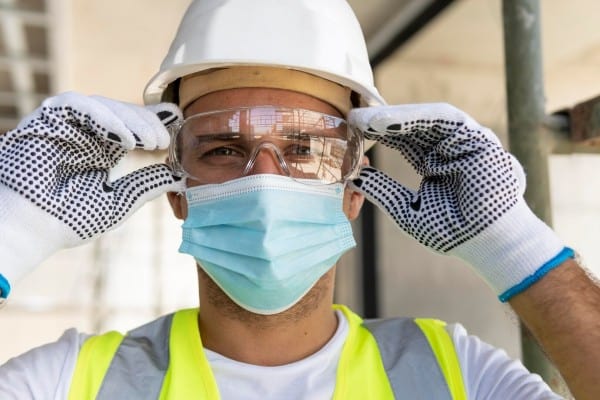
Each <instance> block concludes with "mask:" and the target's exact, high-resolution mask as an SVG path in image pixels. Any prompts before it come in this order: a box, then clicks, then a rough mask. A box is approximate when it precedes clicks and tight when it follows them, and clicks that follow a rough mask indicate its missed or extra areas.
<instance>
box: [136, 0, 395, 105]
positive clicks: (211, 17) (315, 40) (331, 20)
mask: <svg viewBox="0 0 600 400" xmlns="http://www.w3.org/2000/svg"><path fill="white" fill-rule="evenodd" d="M235 66H265V67H276V68H285V69H293V70H298V71H302V72H306V73H309V74H312V75H316V76H318V77H321V78H324V79H327V80H330V81H333V82H335V83H338V84H340V85H342V86H344V87H347V88H350V89H351V90H352V92H354V93H355V94H358V96H357V97H358V98H357V99H355V103H356V105H357V106H376V105H383V104H385V101H384V100H383V98H382V97H381V96H380V94H379V92H378V91H377V89H376V88H375V86H374V84H373V72H372V70H371V65H370V63H369V57H368V54H367V49H366V45H365V40H364V37H363V34H362V30H361V28H360V25H359V23H358V20H357V19H356V16H355V15H354V12H353V11H352V9H351V8H350V6H349V5H348V3H347V2H346V1H345V0H194V1H192V3H191V4H190V6H189V8H188V10H187V12H186V13H185V15H184V17H183V20H182V22H181V25H180V26H179V30H178V32H177V34H176V36H175V39H174V40H173V43H172V44H171V48H170V49H169V53H168V54H167V56H166V58H165V59H164V61H163V63H162V65H161V67H160V71H159V72H158V73H157V74H156V75H155V76H154V77H153V78H152V79H151V80H150V82H149V83H148V85H147V86H146V88H145V90H144V101H145V102H146V103H147V104H151V103H158V102H160V101H169V100H170V101H173V99H175V98H176V97H173V95H174V93H172V91H173V90H174V87H173V86H174V85H172V84H173V83H174V82H176V81H177V80H178V79H179V78H181V77H184V76H187V75H190V74H194V73H197V72H201V71H207V70H214V69H219V68H228V67H235Z"/></svg>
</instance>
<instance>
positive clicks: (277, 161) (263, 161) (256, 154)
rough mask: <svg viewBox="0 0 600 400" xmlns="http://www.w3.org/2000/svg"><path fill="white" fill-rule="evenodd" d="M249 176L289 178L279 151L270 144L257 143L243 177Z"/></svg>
mask: <svg viewBox="0 0 600 400" xmlns="http://www.w3.org/2000/svg"><path fill="white" fill-rule="evenodd" d="M251 174H279V175H281V174H283V175H287V176H290V171H289V168H288V165H287V163H286V162H285V159H284V158H283V155H282V154H281V150H279V148H278V147H277V146H276V145H275V144H274V143H271V142H261V143H259V144H258V145H257V146H256V147H255V148H254V150H253V151H252V154H251V155H250V159H249V160H248V164H247V165H246V168H245V169H244V173H243V175H251Z"/></svg>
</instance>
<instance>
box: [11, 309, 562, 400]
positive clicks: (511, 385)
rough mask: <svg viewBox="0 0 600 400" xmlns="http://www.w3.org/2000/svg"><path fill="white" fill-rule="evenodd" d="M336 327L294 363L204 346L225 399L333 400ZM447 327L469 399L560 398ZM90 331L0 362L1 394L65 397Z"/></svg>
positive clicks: (338, 348)
mask: <svg viewBox="0 0 600 400" xmlns="http://www.w3.org/2000/svg"><path fill="white" fill-rule="evenodd" d="M337 317H338V321H339V323H338V328H337V330H336V333H335V334H334V336H333V337H332V338H331V340H330V341H329V342H328V343H327V344H326V345H325V346H324V347H323V348H322V349H320V350H319V351H318V352H317V353H315V354H313V355H311V356H309V357H307V358H305V359H303V360H300V361H297V362H294V363H291V364H287V365H282V366H277V367H261V366H256V365H250V364H244V363H240V362H238V361H234V360H231V359H228V358H226V357H223V356H222V355H220V354H217V353H215V352H213V351H210V350H205V353H206V356H207V358H208V360H209V363H210V364H211V368H212V369H213V373H214V375H215V379H216V381H217V386H218V387H219V392H220V394H221V398H222V399H223V400H228V399H240V398H241V397H240V394H241V393H243V397H242V398H243V399H246V400H254V399H257V400H258V399H261V400H266V399H285V400H294V399H331V397H332V395H333V391H334V387H335V374H336V368H337V364H338V360H339V358H340V355H341V352H342V347H343V344H344V342H345V340H346V336H347V334H348V322H347V320H346V318H345V317H344V315H343V314H342V313H341V312H339V311H337ZM446 329H447V330H448V333H449V334H450V337H451V338H452V341H453V342H454V346H455V347H456V352H457V355H458V360H459V363H460V366H461V371H462V375H463V379H464V381H465V386H466V390H467V394H468V397H469V399H501V400H504V399H512V400H519V399H523V400H534V399H535V400H537V399H544V400H546V399H561V397H560V396H558V395H556V394H554V393H553V392H552V391H551V390H550V388H549V387H548V386H547V385H546V384H545V383H544V382H543V381H542V379H541V378H540V377H539V376H538V375H535V374H530V373H529V372H528V371H527V370H526V369H525V367H523V365H522V364H521V363H520V362H519V361H515V360H511V359H510V358H509V357H508V356H507V354H506V353H505V352H504V351H502V350H499V349H496V348H493V347H492V346H490V345H489V344H486V343H484V342H482V341H481V340H479V339H478V338H477V337H475V336H469V335H467V333H466V331H465V329H464V328H463V327H462V326H461V325H460V324H449V325H448V326H447V327H446ZM87 337H88V335H85V334H83V333H78V332H77V331H76V330H75V329H69V330H67V331H66V332H65V333H64V334H63V335H62V336H61V337H60V338H59V339H58V341H56V342H54V343H49V344H46V345H44V346H41V347H37V348H35V349H32V350H30V351H28V352H27V353H24V354H23V355H20V356H18V357H15V358H13V359H11V360H9V361H8V362H7V363H6V364H4V365H2V366H0V399H2V400H10V399H18V400H26V399H36V400H42V399H48V400H50V399H52V400H59V399H60V400H62V399H66V398H67V396H68V393H69V386H70V383H71V376H72V374H73V369H74V367H75V363H76V361H77V355H78V352H79V348H80V346H81V345H82V343H83V342H84V341H85V339H86V338H87Z"/></svg>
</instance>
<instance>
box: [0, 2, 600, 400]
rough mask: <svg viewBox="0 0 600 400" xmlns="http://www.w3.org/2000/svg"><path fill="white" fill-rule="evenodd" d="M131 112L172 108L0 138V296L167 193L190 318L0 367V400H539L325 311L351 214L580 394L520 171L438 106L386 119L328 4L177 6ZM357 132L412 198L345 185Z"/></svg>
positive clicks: (592, 349)
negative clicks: (533, 348)
mask: <svg viewBox="0 0 600 400" xmlns="http://www.w3.org/2000/svg"><path fill="white" fill-rule="evenodd" d="M259 3H260V4H259ZM232 27H233V28H232ZM239 27H244V29H238V28H239ZM146 100H147V102H149V103H157V102H159V101H167V102H175V103H176V104H177V105H178V107H177V106H174V105H173V104H167V103H161V104H158V105H154V106H150V107H147V108H141V107H137V106H133V105H130V104H124V103H120V102H116V101H113V100H109V99H105V98H101V97H85V96H81V95H78V94H73V93H68V94H64V95H59V96H57V97H54V98H51V99H48V100H46V101H45V102H44V103H43V104H42V107H40V109H38V110H37V111H36V112H34V113H33V114H32V115H31V116H30V117H29V118H27V119H26V120H25V121H23V122H22V123H21V124H19V126H18V127H17V129H16V130H14V131H11V132H9V133H7V134H6V135H4V136H3V137H2V138H0V157H1V161H2V165H3V170H2V172H1V173H0V182H1V185H0V198H1V199H2V212H1V213H0V221H1V222H2V223H1V224H0V226H1V227H0V232H1V234H2V238H3V241H2V243H1V244H0V255H2V259H3V260H4V261H3V265H2V267H1V268H0V270H1V271H0V272H1V273H2V279H0V288H1V290H2V295H3V297H6V296H7V295H8V292H9V290H10V285H11V284H12V283H14V281H16V280H17V279H18V278H19V277H20V276H22V275H23V274H24V273H25V272H26V271H27V270H28V269H30V268H32V267H34V266H35V265H36V264H37V263H38V262H39V261H41V260H42V259H43V258H45V257H46V256H48V255H49V254H51V253H52V252H54V251H56V250H57V249H59V248H62V247H67V246H74V245H78V244H80V243H82V242H83V241H86V240H89V239H92V238H94V237H97V236H98V235H100V234H102V233H103V232H105V231H106V230H108V229H111V228H113V227H115V226H117V225H118V224H120V223H122V222H123V221H124V220H125V219H126V218H127V217H128V216H129V215H130V214H131V213H132V212H134V211H135V209H137V208H139V207H140V206H141V205H142V204H143V203H144V202H145V201H147V200H149V199H150V198H153V197H156V196H157V195H159V194H161V193H164V192H168V198H169V201H170V204H171V206H172V209H173V212H174V215H175V216H176V217H177V218H180V219H182V220H183V221H184V224H183V240H182V245H181V248H180V250H181V251H182V252H185V253H188V254H190V255H192V256H193V257H194V259H195V260H196V263H197V265H198V276H199V278H198V284H199V289H200V304H201V307H202V309H201V311H198V310H182V311H180V312H177V313H175V314H173V315H169V316H165V317H162V318H159V319H158V320H156V321H153V322H151V323H149V324H148V325H145V326H143V327H140V328H137V329H135V330H133V331H131V332H130V333H129V334H127V335H125V336H123V335H121V334H118V333H115V332H111V333H108V334H105V335H100V336H87V335H84V334H79V333H77V332H75V331H73V330H69V331H67V332H66V333H65V334H64V335H63V337H61V339H59V341H57V342H56V343H52V344H49V345H46V346H43V347H40V348H38V349H34V350H32V351H31V352H28V353H26V354H24V355H22V356H20V357H17V358H15V359H13V360H10V361H9V362H8V363H7V364H5V365H4V366H3V367H2V368H0V393H2V394H3V396H2V398H45V397H50V398H66V397H71V398H159V397H161V398H177V399H179V398H219V397H221V398H224V399H228V398H245V399H254V398H256V399H258V398H261V399H264V398H285V399H294V398H332V397H333V398H340V399H347V398H392V397H402V396H406V397H409V398H435V399H437V398H474V399H476V398H502V399H504V398H511V399H512V398H523V399H531V398H556V397H557V396H555V395H553V394H552V393H551V392H550V391H549V389H548V387H547V386H546V385H545V384H544V383H543V382H541V380H540V379H539V377H537V376H535V375H530V374H529V373H528V372H527V371H526V370H525V369H524V368H523V367H522V366H521V365H520V364H519V363H518V362H514V361H511V360H509V359H508V358H507V357H506V355H505V354H504V353H503V352H501V351H499V350H496V349H493V348H491V347H490V346H488V345H486V344H484V343H482V342H480V341H479V340H478V339H476V338H474V337H470V336H467V335H466V333H465V332H464V329H462V328H461V327H460V326H459V325H448V326H445V325H444V324H443V323H441V322H439V321H432V320H412V319H396V320H389V321H372V322H366V323H362V322H361V320H360V318H359V317H358V316H356V315H354V314H353V313H352V312H351V311H350V310H348V309H346V308H344V307H341V306H336V307H334V308H333V309H332V301H333V286H334V279H333V276H334V271H335V262H336V261H337V259H338V258H339V256H340V255H341V254H342V253H343V252H344V251H345V250H347V249H348V248H350V247H352V246H353V245H354V241H353V239H352V236H351V232H350V228H349V225H348V220H352V219H354V218H356V217H357V216H358V213H359V211H360V207H361V205H362V202H363V198H364V197H363V196H364V195H366V196H367V197H368V198H369V200H371V201H373V202H375V203H376V204H378V205H379V206H380V207H381V208H382V209H383V210H384V211H385V212H386V213H388V214H389V215H390V216H391V217H392V218H393V219H394V220H395V221H396V223H397V224H398V225H399V227H400V228H401V229H402V230H404V231H405V232H407V233H408V234H410V235H412V236H413V237H415V238H416V239H417V240H418V241H419V242H421V243H422V244H424V245H426V246H428V247H429V248H432V249H433V250H435V251H438V252H442V253H447V254H452V255H456V256H458V257H461V258H462V259H464V260H465V261H467V262H469V263H470V264H471V265H472V266H473V267H474V269H475V270H476V271H477V272H478V273H479V274H480V275H481V276H482V277H483V279H485V280H486V282H488V284H490V286H491V287H492V289H493V290H495V292H496V293H497V294H498V295H499V297H500V299H501V300H503V301H509V302H510V304H511V305H512V306H513V308H514V309H515V310H516V312H517V313H518V314H519V316H520V317H521V318H522V319H523V320H524V321H525V322H526V323H527V324H528V326H529V327H530V328H531V329H532V331H533V332H534V334H536V336H537V337H538V338H539V340H540V341H541V343H542V345H543V346H544V348H545V349H546V351H547V352H548V353H549V355H550V356H551V357H552V358H553V359H554V361H555V362H556V363H557V365H558V366H559V368H560V370H561V372H562V373H563V374H564V376H565V378H566V379H567V381H568V383H569V385H570V387H571V389H572V390H573V392H574V394H575V395H576V396H578V398H594V397H595V395H598V393H599V390H600V389H599V387H598V383H597V382H596V379H595V375H596V374H595V370H596V369H595V368H596V366H597V365H598V356H599V354H600V350H599V344H600V341H599V340H598V332H600V331H599V330H598V323H599V322H598V321H600V318H599V316H598V313H599V309H600V307H599V305H600V294H599V291H598V288H597V287H596V286H595V285H594V284H593V283H592V282H591V281H590V280H589V279H588V278H587V276H586V275H585V273H583V271H582V270H581V269H580V268H579V267H578V266H577V264H576V263H575V261H573V259H572V256H573V252H572V250H570V249H568V248H566V247H564V245H563V244H562V242H561V241H560V240H559V239H558V238H557V237H556V235H554V233H553V232H552V231H551V230H550V229H549V228H548V227H546V226H545V225H544V224H543V223H542V222H541V221H539V220H538V219H537V218H535V216H534V215H533V214H532V213H531V211H530V210H529V208H528V207H527V206H526V205H525V203H524V201H523V199H522V194H523V191H524V187H525V186H524V180H523V173H522V169H521V168H520V166H519V165H518V163H517V162H516V161H515V160H514V158H513V157H512V156H510V155H509V154H508V153H506V152H505V151H504V150H503V149H502V148H501V146H500V144H499V142H498V140H497V139H496V138H495V136H494V135H493V134H492V133H491V132H490V131H489V130H487V129H485V128H483V127H481V126H479V125H478V124H477V123H476V122H475V121H473V120H472V119H471V118H470V117H468V116H467V115H465V114H464V113H462V112H461V111H459V110H456V109H454V108H452V107H451V106H447V105H440V104H430V105H408V106H386V105H385V102H384V101H383V100H382V99H381V97H380V96H379V94H378V93H377V90H376V89H375V88H374V87H373V84H372V75H371V71H370V68H369V65H368V58H367V56H366V51H365V48H364V41H363V39H362V34H361V33H360V28H359V26H358V23H357V22H356V19H355V18H354V16H353V14H352V12H351V10H350V8H349V7H348V6H347V4H346V3H345V2H344V1H342V0H335V1H334V0H330V1H327V2H324V1H321V0H302V1H299V0H293V1H292V0H260V1H253V2H248V1H245V0H230V1H218V0H200V1H195V2H193V3H192V4H191V6H190V8H189V10H188V12H187V13H186V16H185V17H184V20H183V21H182V23H181V26H180V29H179V32H178V34H177V36H176V38H175V40H174V42H173V45H172V47H171V50H170V52H169V54H168V55H167V58H166V59H165V61H164V62H163V65H162V67H161V71H160V72H159V73H158V74H157V75H156V76H155V77H154V78H153V80H152V81H151V82H150V83H149V85H148V86H147V88H146ZM179 109H181V110H182V111H183V117H184V119H182V118H180V111H179ZM163 124H164V125H166V126H168V127H169V130H171V132H172V133H173V134H172V139H171V143H170V156H169V164H170V167H166V166H164V165H155V166H150V167H147V168H145V169H143V170H140V171H136V172H134V173H132V174H130V175H128V176H125V177H123V178H121V179H119V180H117V181H115V182H109V181H108V179H107V177H108V170H109V169H110V168H111V167H112V166H114V164H115V163H116V161H117V160H118V159H119V158H120V157H122V156H123V155H124V154H125V153H126V151H127V150H130V149H133V148H135V147H140V148H144V149H146V150H153V149H155V148H165V147H166V146H167V144H168V142H169V137H168V134H167V131H166V130H165V129H164V127H163ZM348 126H349V127H350V129H347V128H348ZM363 135H364V137H365V138H367V139H369V140H376V141H379V142H381V143H382V144H384V145H387V146H390V147H392V148H394V149H397V150H398V151H399V152H401V154H402V155H403V156H404V157H406V158H407V159H408V160H409V162H411V164H412V165H413V166H414V167H415V169H416V170H417V172H419V173H420V174H421V175H422V176H423V177H424V179H423V181H422V184H421V187H420V189H419V191H418V192H413V191H410V190H409V189H406V188H404V187H403V186H401V185H400V184H399V183H397V182H395V181H393V180H392V179H391V178H389V177H387V176H386V175H384V174H383V173H382V172H380V171H377V170H376V169H374V168H371V167H368V166H363V167H362V168H361V165H363V164H364V162H363V160H362V159H361V158H362V150H363V147H362V137H363ZM32 249H33V250H32Z"/></svg>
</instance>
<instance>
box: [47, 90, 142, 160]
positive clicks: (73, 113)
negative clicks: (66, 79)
mask: <svg viewBox="0 0 600 400" xmlns="http://www.w3.org/2000/svg"><path fill="white" fill-rule="evenodd" d="M41 113H42V114H43V113H46V114H52V115H57V116H58V117H59V118H61V119H62V120H63V121H65V122H67V123H69V124H71V125H75V126H76V128H77V127H79V126H81V127H84V128H85V131H87V132H91V133H94V134H95V135H97V136H99V137H102V138H103V139H105V140H108V141H111V142H113V143H118V144H119V145H120V146H122V147H123V148H124V149H126V150H131V149H133V148H134V147H135V138H134V136H133V134H132V132H131V131H130V130H129V129H128V128H127V127H126V126H125V124H124V123H123V121H122V120H121V119H120V118H119V117H118V116H117V115H115V114H114V113H113V112H112V111H111V109H110V108H108V107H107V106H106V105H105V104H102V103H101V102H99V101H97V100H96V99H94V98H92V97H90V96H84V95H82V94H79V93H75V92H67V93H63V94H60V95H58V96H54V97H51V98H49V99H46V100H44V102H43V103H42V105H41Z"/></svg>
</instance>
